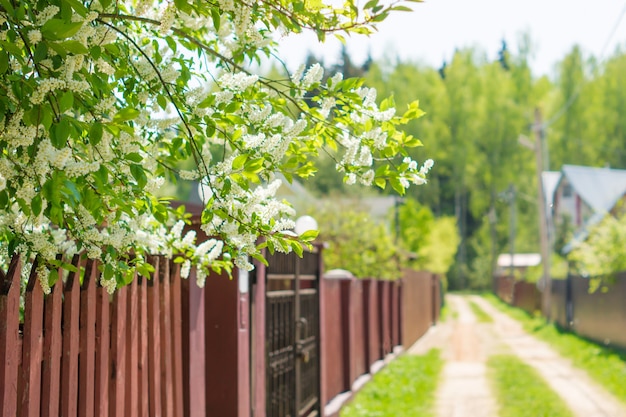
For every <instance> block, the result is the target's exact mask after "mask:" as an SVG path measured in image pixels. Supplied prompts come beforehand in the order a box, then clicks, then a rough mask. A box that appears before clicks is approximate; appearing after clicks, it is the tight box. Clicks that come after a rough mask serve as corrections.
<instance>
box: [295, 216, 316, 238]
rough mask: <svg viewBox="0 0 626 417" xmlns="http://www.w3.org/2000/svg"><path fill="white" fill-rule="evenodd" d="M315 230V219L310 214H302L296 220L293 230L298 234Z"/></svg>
mask: <svg viewBox="0 0 626 417" xmlns="http://www.w3.org/2000/svg"><path fill="white" fill-rule="evenodd" d="M311 230H317V221H316V220H315V219H314V218H313V217H311V216H302V217H299V218H298V219H297V220H296V227H295V228H294V231H295V232H296V234H297V235H298V236H301V235H302V234H304V233H306V232H308V231H311Z"/></svg>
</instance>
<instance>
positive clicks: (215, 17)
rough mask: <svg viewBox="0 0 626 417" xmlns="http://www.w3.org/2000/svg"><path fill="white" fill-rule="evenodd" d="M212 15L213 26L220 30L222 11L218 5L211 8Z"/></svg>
mask: <svg viewBox="0 0 626 417" xmlns="http://www.w3.org/2000/svg"><path fill="white" fill-rule="evenodd" d="M211 17H212V18H213V26H214V27H215V30H216V31H219V30H220V11H219V8H217V7H212V8H211Z"/></svg>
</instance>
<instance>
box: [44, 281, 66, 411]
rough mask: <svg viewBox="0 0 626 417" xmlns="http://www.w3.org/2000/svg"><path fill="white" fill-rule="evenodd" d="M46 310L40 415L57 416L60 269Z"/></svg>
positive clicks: (59, 378)
mask: <svg viewBox="0 0 626 417" xmlns="http://www.w3.org/2000/svg"><path fill="white" fill-rule="evenodd" d="M44 309H45V310H46V313H45V318H44V347H43V357H44V360H43V373H42V378H43V383H42V390H43V391H42V393H41V404H42V416H43V417H58V416H59V415H60V410H59V398H60V396H59V394H60V392H59V387H60V386H61V352H62V350H61V345H62V335H61V316H62V309H63V280H62V276H61V271H59V279H58V280H57V282H56V283H55V284H54V286H53V287H52V290H51V293H50V294H48V296H47V297H46V300H45V303H44Z"/></svg>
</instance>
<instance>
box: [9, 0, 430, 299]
mask: <svg viewBox="0 0 626 417" xmlns="http://www.w3.org/2000/svg"><path fill="white" fill-rule="evenodd" d="M402 3H404V2H402ZM404 9H405V6H403V5H402V4H401V2H399V1H392V2H390V3H388V4H382V3H380V2H379V1H378V0H372V1H369V2H367V3H366V4H365V6H364V7H361V8H359V7H357V3H356V2H348V7H344V8H335V7H333V6H329V5H326V4H324V3H323V2H322V1H321V0H306V1H295V2H293V1H282V0H275V1H261V2H255V3H254V4H251V3H247V2H245V1H235V0H218V1H215V2H206V1H193V0H173V1H157V0H134V1H130V0H129V1H112V0H93V1H80V0H52V1H49V2H35V1H21V2H17V1H13V0H0V78H1V79H2V82H1V83H0V241H1V242H2V245H3V248H4V250H3V251H2V254H1V255H0V258H2V257H3V258H4V259H8V257H10V256H12V255H13V254H14V253H20V254H24V255H25V256H26V257H27V258H34V257H35V256H37V257H38V262H37V269H38V272H39V276H40V278H41V282H42V286H43V287H44V289H46V290H48V289H49V288H50V285H51V284H52V283H53V281H54V280H55V279H57V276H58V275H57V274H56V273H51V272H50V271H51V270H53V268H58V267H66V268H71V265H68V264H67V263H65V262H64V261H63V259H70V257H71V256H72V255H74V254H75V253H84V255H85V256H86V257H88V258H91V259H97V260H99V261H100V265H101V266H100V267H101V268H102V270H103V274H102V278H101V280H102V282H101V284H102V285H104V286H106V287H107V289H109V290H110V291H113V290H114V289H115V288H116V287H118V286H120V285H124V284H126V283H128V282H130V280H131V279H132V278H133V277H134V276H135V274H136V273H140V274H143V275H148V274H149V273H150V272H151V267H150V265H149V264H148V263H147V262H146V259H147V256H148V255H149V254H164V255H167V256H170V257H173V258H174V259H175V260H176V261H177V262H180V263H182V274H183V275H184V276H186V275H188V273H189V270H190V268H191V267H192V266H196V267H197V268H198V273H197V276H198V279H199V281H200V283H203V282H204V279H205V278H206V276H207V275H208V274H209V273H210V272H211V271H221V270H226V271H230V270H231V269H232V267H233V265H236V266H237V267H239V268H244V269H250V268H252V264H251V262H250V259H251V257H254V258H257V259H262V257H261V255H260V249H261V248H263V247H268V248H269V250H271V251H274V250H280V251H285V252H289V251H291V250H295V251H298V252H301V251H302V250H303V248H302V245H303V244H305V243H306V242H307V241H308V240H310V239H312V238H314V235H313V234H309V235H305V236H300V237H294V236H293V235H292V234H290V233H288V231H289V230H291V229H292V228H293V226H294V223H293V218H294V216H295V213H294V211H293V209H292V208H291V207H290V206H289V205H288V204H287V203H286V202H283V201H279V200H278V199H277V198H276V191H277V189H278V188H279V187H280V180H278V179H277V178H276V174H277V173H282V174H283V175H284V176H285V177H286V178H287V179H289V180H291V179H292V178H293V177H294V176H298V177H304V178H306V177H308V176H310V175H313V174H314V173H315V164H314V160H315V157H316V156H317V155H318V152H319V151H320V150H323V151H325V152H327V151H329V150H332V151H333V152H338V155H339V157H338V159H337V169H338V170H340V171H341V172H344V173H345V181H346V182H347V183H356V182H360V183H362V184H366V185H372V184H375V185H377V186H379V187H383V188H384V187H386V186H387V185H390V186H392V187H393V188H394V189H396V190H397V191H398V192H400V193H403V192H404V190H405V189H406V188H408V187H409V186H410V184H412V183H413V184H421V183H424V182H425V177H426V173H427V171H428V170H429V169H430V167H431V165H432V161H426V162H425V163H424V164H423V165H422V166H421V167H419V166H418V164H417V162H415V161H413V160H411V159H410V158H409V157H408V156H407V153H406V148H409V147H413V146H420V145H421V142H420V141H419V140H418V139H416V138H413V137H411V136H408V135H406V134H405V133H403V132H402V130H401V129H400V126H401V125H403V124H405V123H407V122H408V121H410V120H412V119H415V118H417V117H420V116H421V115H422V114H423V112H422V111H421V110H420V108H419V106H418V104H417V102H415V103H413V104H411V105H410V106H409V107H408V109H407V110H406V111H405V112H404V113H402V114H398V112H397V111H396V109H395V108H394V106H393V101H392V100H390V99H386V100H382V101H381V102H380V105H379V104H377V101H376V92H375V90H373V89H368V88H366V87H364V86H363V85H362V81H361V80H358V79H346V80H344V79H343V77H342V76H341V74H335V75H333V76H332V77H329V78H327V79H326V81H323V80H324V74H323V69H322V67H321V66H319V65H317V64H316V65H313V66H312V67H310V68H308V69H305V68H301V69H300V70H298V71H296V73H294V74H291V75H290V77H289V78H287V79H285V80H282V81H272V80H268V79H265V78H262V77H259V76H258V75H257V74H255V73H254V72H253V71H252V70H251V69H250V68H251V66H250V64H252V63H254V62H260V60H261V59H262V57H272V56H274V54H275V53H276V51H275V46H276V42H275V40H274V36H276V35H277V34H286V33H290V32H299V31H301V30H302V29H306V28H308V29H312V30H314V31H315V32H316V33H317V34H318V36H319V37H320V39H323V38H324V37H325V36H326V34H328V33H334V34H336V35H337V36H342V34H349V33H370V32H371V31H372V30H374V29H375V26H374V24H375V23H376V22H379V21H381V20H383V19H384V18H385V17H386V16H387V15H388V14H389V13H390V12H392V11H394V10H404ZM190 167H191V169H190ZM166 181H198V182H200V183H201V184H202V185H203V189H204V190H205V193H206V195H205V197H206V200H207V202H206V206H205V208H204V210H203V212H202V230H203V231H204V232H205V233H206V234H207V235H208V236H212V237H213V238H212V239H209V240H208V241H205V242H201V243H199V244H198V242H196V236H195V234H194V233H193V232H188V233H183V230H184V227H183V226H184V223H185V221H187V219H188V218H189V214H188V213H186V211H185V208H184V206H180V207H178V208H176V209H175V208H172V207H171V206H170V205H169V201H170V200H171V198H170V197H166V198H164V197H159V196H160V195H162V194H159V188H160V187H161V186H162V185H163V184H164V183H165V182H166ZM172 197H173V196H172ZM260 236H262V237H264V239H263V240H262V241H263V243H261V244H259V243H258V242H259V239H258V238H259V237H260ZM59 254H61V255H63V257H62V258H60V257H59V256H58V255H59Z"/></svg>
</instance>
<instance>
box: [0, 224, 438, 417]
mask: <svg viewBox="0 0 626 417" xmlns="http://www.w3.org/2000/svg"><path fill="white" fill-rule="evenodd" d="M199 236H200V235H199ZM293 256H295V255H293ZM320 259H321V258H320ZM79 262H82V261H80V260H79V259H78V258H75V259H74V260H73V263H74V265H78V263H79ZM320 262H321V260H320ZM150 263H151V264H152V265H153V266H154V268H155V272H154V274H153V277H151V279H149V280H147V279H144V278H142V277H135V279H134V280H133V282H132V283H131V284H130V285H129V286H127V287H124V288H120V289H118V290H117V291H116V292H115V294H114V295H109V294H108V293H107V292H106V291H105V289H104V288H102V287H101V286H100V285H99V281H100V272H99V270H98V267H97V264H95V263H93V262H88V263H87V264H86V265H85V268H84V269H85V274H84V276H82V278H81V275H80V274H78V273H70V274H67V273H65V274H64V273H63V272H59V277H60V279H59V280H58V281H57V283H56V284H55V285H54V286H53V288H52V292H51V293H50V294H49V295H44V294H43V292H42V289H41V286H40V285H39V283H38V282H37V281H38V279H37V275H36V273H35V272H34V271H36V268H33V272H32V273H31V276H30V279H29V281H28V285H27V286H26V292H25V294H23V295H22V297H23V299H24V309H23V311H24V317H23V320H20V270H21V265H20V260H19V258H17V257H16V258H14V259H13V260H12V262H11V265H10V268H9V269H8V271H7V273H6V274H5V273H0V357H1V358H3V359H4V360H3V361H0V413H1V414H0V415H2V416H20V417H22V416H29V417H34V416H59V415H63V416H64V417H66V416H67V417H74V416H92V415H93V416H107V417H118V416H129V417H130V416H132V417H134V416H166V417H169V416H191V417H195V416H198V417H200V416H219V417H229V416H233V417H245V416H249V415H250V414H251V413H252V412H253V413H254V415H255V416H264V415H265V398H266V394H267V389H269V386H267V385H266V383H265V377H266V374H265V370H266V360H267V359H266V348H265V343H264V341H265V334H264V333H265V331H266V329H265V328H264V326H263V323H264V322H265V306H266V303H265V297H266V291H265V278H266V277H265V272H264V271H265V268H264V266H263V265H261V264H259V265H258V266H257V271H256V272H255V274H252V275H250V276H248V275H247V274H241V273H240V272H239V271H235V272H234V274H233V275H234V277H233V279H229V277H227V276H212V277H211V278H210V279H209V280H207V283H206V286H205V288H198V287H197V285H196V282H195V271H194V270H193V269H192V273H191V276H190V278H189V280H181V279H180V273H179V267H178V266H177V265H175V264H173V263H172V262H170V261H168V260H167V259H165V258H162V257H153V258H151V259H150ZM320 270H321V266H320ZM438 291H439V285H438V281H437V278H436V277H434V276H433V275H432V274H427V273H419V274H413V273H410V272H407V275H406V276H405V278H404V279H403V280H400V281H397V282H391V281H376V280H356V279H348V280H341V279H340V280H332V279H323V280H322V281H321V282H320V286H319V302H320V306H322V308H323V309H324V310H323V312H320V316H319V318H320V319H321V320H322V322H321V323H320V324H319V328H320V335H319V343H320V366H321V368H320V371H319V372H320V376H321V379H320V380H319V384H320V394H321V404H322V406H324V405H326V404H327V403H328V402H329V401H330V400H332V399H333V398H334V397H336V396H337V395H338V394H341V393H351V392H352V391H353V390H355V389H356V388H358V386H360V384H355V381H356V380H361V381H363V380H365V379H367V378H366V376H367V375H369V374H371V373H373V372H375V371H376V370H377V369H379V368H380V366H381V364H382V359H385V358H388V357H389V355H390V353H392V352H393V351H394V350H396V349H398V348H399V346H402V345H404V346H405V347H406V346H409V345H410V344H411V343H413V342H414V341H415V340H416V339H417V338H418V337H419V336H420V335H421V334H423V332H425V331H426V330H427V328H428V327H429V326H430V324H432V323H433V322H434V321H435V320H436V315H437V314H438V309H439V297H440V296H439V292H438ZM309 322H310V323H311V325H315V326H317V324H314V320H309ZM251 323H252V325H251ZM323 412H324V411H323V410H322V413H323ZM326 414H327V415H329V413H328V412H326ZM331 414H332V413H331Z"/></svg>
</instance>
